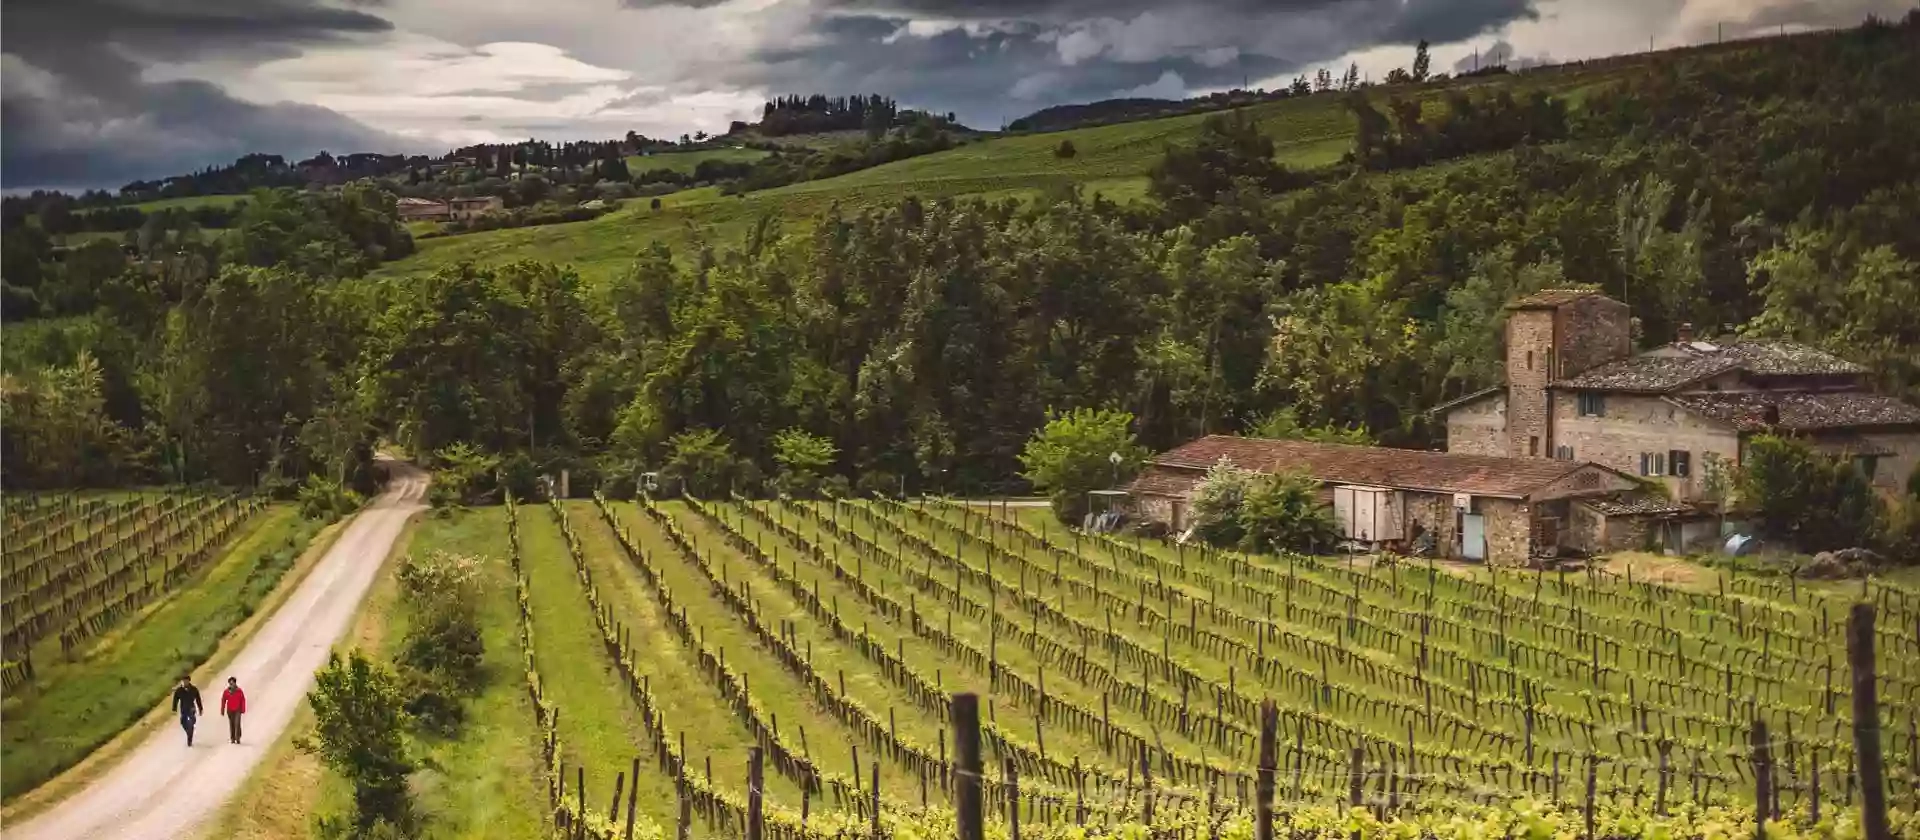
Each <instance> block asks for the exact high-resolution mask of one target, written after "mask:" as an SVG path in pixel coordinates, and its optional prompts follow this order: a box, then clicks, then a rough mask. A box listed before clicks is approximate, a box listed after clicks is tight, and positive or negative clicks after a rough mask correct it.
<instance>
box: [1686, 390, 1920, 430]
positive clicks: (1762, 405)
mask: <svg viewBox="0 0 1920 840" xmlns="http://www.w3.org/2000/svg"><path fill="white" fill-rule="evenodd" d="M1668 399H1670V400H1672V401H1673V402H1674V403H1675V404H1677V405H1680V406H1681V407H1683V408H1686V409H1688V410H1690V411H1693V412H1695V413H1698V414H1701V415H1704V416H1706V417H1710V418H1712V419H1715V420H1719V421H1721V422H1723V423H1726V424H1728V425H1731V426H1733V427H1734V428H1736V429H1739V430H1741V431H1748V432H1751V431H1760V430H1762V429H1765V428H1767V416H1766V415H1767V407H1768V406H1773V407H1775V408H1777V409H1778V410H1779V412H1780V424H1779V428H1781V429H1785V430H1788V431H1816V430H1821V429H1844V428H1852V427H1857V426H1904V425H1920V408H1915V407H1913V406H1911V405H1908V404H1907V403H1904V402H1901V401H1900V400H1897V399H1895V398H1893V397H1889V396H1884V395H1881V394H1873V393H1868V392H1865V391H1837V392H1820V391H1718V392H1713V393H1698V394H1675V395H1673V396H1671V397H1668Z"/></svg>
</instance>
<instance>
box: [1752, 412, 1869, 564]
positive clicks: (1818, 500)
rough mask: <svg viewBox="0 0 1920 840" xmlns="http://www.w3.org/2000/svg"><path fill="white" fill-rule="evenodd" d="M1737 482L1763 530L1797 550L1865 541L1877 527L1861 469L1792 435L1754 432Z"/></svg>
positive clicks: (1825, 549) (1848, 545)
mask: <svg viewBox="0 0 1920 840" xmlns="http://www.w3.org/2000/svg"><path fill="white" fill-rule="evenodd" d="M1737 486H1738V495H1739V497H1740V504H1741V505H1742V506H1744V507H1746V508H1748V509H1749V510H1751V511H1752V513H1753V515H1754V521H1755V523H1756V524H1757V525H1758V526H1759V528H1760V531H1761V533H1763V534H1765V535H1766V536H1768V537H1771V538H1773V539H1777V540H1783V541H1786V542H1788V543H1791V544H1793V545H1794V546H1795V547H1797V548H1799V549H1800V550H1801V551H1807V552H1815V551H1828V550H1832V549H1838V548H1850V547H1853V546H1859V545H1865V544H1869V543H1871V542H1873V540H1874V535H1878V534H1880V533H1881V531H1880V502H1879V499H1877V498H1876V497H1875V496H1874V492H1873V486H1872V484H1871V483H1870V482H1869V481H1868V479H1867V477H1866V476H1865V475H1863V474H1862V473H1861V472H1860V469H1859V468H1858V467H1856V466H1855V465H1854V464H1853V462H1852V461H1850V460H1844V459H1840V458H1834V457H1830V456H1827V455H1823V454H1821V453H1818V452H1815V451H1813V450H1812V449H1811V448H1809V447H1808V446H1807V445H1806V444H1805V443H1802V442H1800V441H1798V440H1794V439H1792V438H1785V437H1778V436H1775V435H1760V436H1758V437H1755V438H1754V439H1753V440H1752V441H1751V442H1750V443H1749V444H1748V446H1747V452H1746V457H1745V458H1744V459H1742V464H1741V468H1740V472H1739V476H1738V478H1737Z"/></svg>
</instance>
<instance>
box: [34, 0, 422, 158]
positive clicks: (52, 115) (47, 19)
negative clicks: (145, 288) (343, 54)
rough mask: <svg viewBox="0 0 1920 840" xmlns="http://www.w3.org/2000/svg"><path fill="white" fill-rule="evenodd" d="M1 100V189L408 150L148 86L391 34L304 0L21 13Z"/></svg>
mask: <svg viewBox="0 0 1920 840" xmlns="http://www.w3.org/2000/svg"><path fill="white" fill-rule="evenodd" d="M4 14H5V25H6V31H7V39H6V43H5V53H6V56H7V59H8V68H9V70H10V71H12V72H11V73H10V75H16V76H26V77H29V78H28V79H27V81H25V82H22V81H16V80H8V81H9V82H10V83H9V84H7V89H6V93H7V95H6V97H5V99H4V101H0V127H3V128H0V130H3V131H4V133H5V135H6V144H5V146H4V148H0V182H4V184H5V185H6V187H7V188H9V189H15V188H24V187H31V186H36V185H41V184H58V185H66V186H117V185H118V184H121V183H124V182H126V181H128V180H132V179H136V178H151V177H157V176H163V175H172V174H178V173H180V172H184V171H187V170H191V169H195V168H199V167H203V166H207V165H209V164H216V163H225V162H227V161H230V160H232V159H233V158H235V157H238V156H240V155H242V154H246V153H248V152H273V153H282V154H290V155H302V154H310V153H312V152H314V151H317V150H319V149H322V148H325V149H329V150H332V151H336V152H338V151H358V150H366V149H376V148H377V149H399V148H402V147H405V146H406V145H408V144H406V143H405V142H404V141H402V140H401V139H400V138H397V137H395V136H393V135H389V134H386V133H384V132H379V131H375V130H373V129H371V128H368V127H367V126H365V125H362V124H360V123H358V122H355V121H353V120H351V119H348V118H347V117H344V116H342V115H340V114H338V113H336V112H334V111H330V110H327V109H324V108H319V107H316V106H312V105H302V104H294V103H279V104H270V105H262V104H256V103H251V102H246V101H243V100H240V99H236V98H234V97H233V96H230V95H228V94H227V93H226V92H225V91H223V90H221V89H220V88H219V87H218V86H216V85H212V84H208V83H206V82H198V81H148V80H146V79H144V78H142V70H143V68H144V67H145V66H147V65H150V64H152V63H156V62H191V61H195V60H202V59H222V60H234V59H243V60H266V59H269V58H274V57H280V56H286V55H292V54H295V53H296V52H297V51H298V50H299V49H300V48H301V47H303V46H305V45H309V44H315V43H325V42H328V41H334V40H339V39H343V38H351V37H360V36H367V35H377V34H379V33H383V32H386V31H388V30H389V29H391V26H390V25H389V24H388V23H387V21H385V20H384V19H382V18H380V17H377V16H375V15H372V14H369V13H366V12H363V11H357V10H353V9H341V8H332V7H328V6H323V5H320V4H318V3H317V2H302V0H198V2H193V3H185V2H177V0H60V2H46V0H9V2H8V3H7V5H6V6H5V11H4Z"/></svg>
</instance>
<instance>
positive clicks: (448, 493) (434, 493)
mask: <svg viewBox="0 0 1920 840" xmlns="http://www.w3.org/2000/svg"><path fill="white" fill-rule="evenodd" d="M434 461H435V462H436V463H438V464H439V469H437V470H435V471H434V474H433V483H432V484H431V485H429V486H428V490H427V500H428V502H429V503H431V504H432V505H433V506H434V507H437V508H451V507H458V506H461V505H469V504H474V503H476V502H479V501H481V500H484V499H485V498H487V497H488V496H491V495H493V494H494V493H495V492H497V491H498V490H499V488H498V487H497V486H496V483H495V482H496V478H495V473H494V470H495V468H496V467H498V466H499V464H500V459H499V457H497V456H493V455H488V454H486V453H483V452H481V451H479V450H477V449H474V448H473V447H471V446H468V445H467V444H465V443H456V444H453V445H452V446H448V447H446V448H445V449H442V450H440V451H439V452H436V453H434Z"/></svg>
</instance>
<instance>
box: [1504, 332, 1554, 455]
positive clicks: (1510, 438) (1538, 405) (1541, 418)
mask: <svg viewBox="0 0 1920 840" xmlns="http://www.w3.org/2000/svg"><path fill="white" fill-rule="evenodd" d="M1554 317H1555V315H1554V310H1551V309H1521V310H1517V311H1515V312H1512V313H1510V314H1509V316H1508V317H1507V400H1506V403H1507V418H1506V420H1507V423H1506V425H1507V440H1506V443H1507V449H1506V452H1504V453H1499V454H1504V455H1507V456H1510V457H1515V458H1526V457H1529V456H1533V457H1540V456H1544V455H1546V454H1549V453H1551V452H1552V450H1551V449H1549V448H1547V440H1548V438H1549V437H1550V434H1549V432H1548V428H1547V425H1548V423H1549V422H1551V421H1550V417H1549V413H1548V412H1549V403H1548V397H1547V384H1548V383H1549V382H1551V381H1553V376H1552V373H1551V372H1550V371H1549V370H1548V366H1549V365H1550V364H1551V363H1552V358H1553V352H1554V350H1553V344H1554V342H1553V323H1554Z"/></svg>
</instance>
